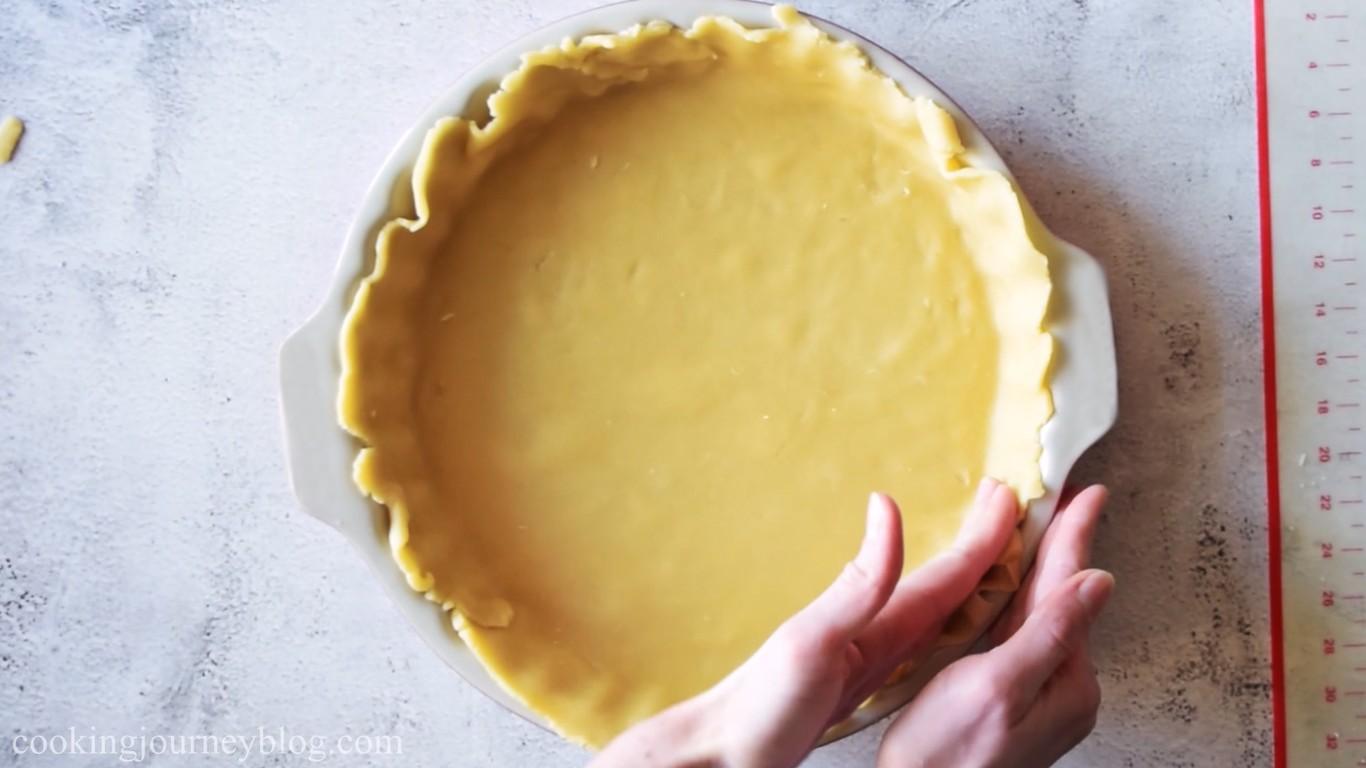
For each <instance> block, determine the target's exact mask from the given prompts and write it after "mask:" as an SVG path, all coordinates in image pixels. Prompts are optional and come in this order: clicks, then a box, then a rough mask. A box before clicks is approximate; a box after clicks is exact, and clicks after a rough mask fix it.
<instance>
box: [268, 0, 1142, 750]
mask: <svg viewBox="0 0 1366 768" xmlns="http://www.w3.org/2000/svg"><path fill="white" fill-rule="evenodd" d="M802 15H803V16H805V17H806V18H807V19H809V20H810V21H811V23H812V24H814V25H815V26H816V27H817V28H819V29H820V30H821V31H823V32H825V33H826V34H828V35H830V36H831V37H832V38H834V39H836V40H848V41H850V42H852V43H854V44H855V45H857V46H858V47H859V49H860V50H861V51H862V52H863V53H864V54H865V55H866V56H867V57H868V58H869V60H870V62H871V63H872V65H873V66H874V67H875V68H877V69H878V70H880V71H881V72H883V73H884V74H886V75H888V76H889V77H891V78H892V79H893V80H894V81H895V82H896V83H897V84H898V85H899V86H900V87H901V88H902V90H903V91H905V92H906V93H907V94H908V95H911V96H926V97H928V98H930V99H932V100H934V101H935V103H937V104H939V105H940V106H941V107H943V108H944V109H945V110H947V111H948V112H949V113H950V114H951V115H952V116H953V118H954V120H955V122H956V123H957V124H958V129H959V134H960V137H961V138H962V141H963V145H964V147H965V149H966V150H967V151H966V153H965V157H966V159H967V160H968V162H970V163H971V164H973V165H976V166H979V167H984V168H990V169H992V170H995V171H998V172H1000V173H1001V174H1002V175H1003V176H1005V178H1006V179H1008V180H1009V181H1010V183H1011V185H1012V186H1013V187H1014V188H1015V190H1016V193H1017V195H1018V197H1019V199H1020V201H1021V205H1022V208H1023V209H1024V213H1025V218H1026V223H1027V226H1028V228H1029V230H1030V236H1031V238H1033V239H1034V242H1035V245H1036V247H1038V248H1039V249H1040V250H1041V251H1043V252H1044V253H1045V254H1046V255H1047V256H1048V258H1049V271H1050V277H1051V278H1052V282H1053V286H1054V290H1053V295H1052V297H1051V298H1050V302H1049V310H1048V319H1047V324H1048V330H1049V332H1050V333H1051V334H1052V335H1053V338H1054V361H1053V363H1052V368H1051V371H1050V380H1049V389H1050V391H1051V394H1052V397H1053V405H1054V415H1053V416H1052V417H1051V418H1050V419H1049V421H1048V422H1047V423H1046V424H1045V425H1044V427H1043V429H1042V431H1041V442H1042V444H1043V453H1042V455H1041V457H1040V460H1039V464H1040V471H1041V475H1042V477H1043V485H1044V489H1045V493H1044V496H1043V497H1041V498H1039V499H1036V500H1034V501H1033V502H1031V503H1030V504H1029V506H1028V508H1027V510H1026V513H1025V516H1024V520H1023V522H1022V525H1021V534H1022V539H1023V544H1024V548H1023V556H1022V557H1023V560H1022V563H1021V573H1024V572H1025V570H1026V569H1027V568H1028V567H1029V565H1030V563H1031V562H1032V560H1033V557H1034V553H1035V550H1036V549H1037V547H1038V543H1039V539H1040V538H1041V537H1042V534H1043V530H1044V528H1046V527H1047V524H1048V521H1049V520H1050V519H1051V518H1052V515H1053V512H1054V510H1055V508H1056V506H1057V502H1058V496H1059V493H1060V491H1061V489H1062V486H1063V483H1064V481H1065V480H1066V477H1067V474H1068V472H1069V471H1070V470H1071V468H1072V466H1073V464H1075V463H1076V461H1077V460H1078V459H1079V458H1080V457H1081V455H1082V453H1084V452H1085V450H1086V449H1087V448H1089V447H1090V446H1091V445H1092V444H1094V443H1095V442H1096V441H1097V440H1099V439H1100V437H1101V436H1102V435H1104V433H1105V432H1106V431H1108V430H1109V429H1110V427H1111V426H1113V424H1114V421H1115V419H1116V417H1117V413H1118V396H1117V370H1116V364H1115V354H1114V340H1113V325H1112V321H1111V317H1110V309H1109V299H1108V295H1107V290H1106V283H1105V276H1104V273H1103V271H1102V269H1101V267H1100V265H1099V263H1098V262H1097V261H1096V260H1095V259H1094V258H1093V257H1092V256H1090V255H1089V254H1088V253H1086V252H1085V251H1083V250H1081V249H1080V248H1078V247H1076V246H1074V245H1072V244H1070V243H1068V242H1066V241H1064V240H1062V239H1061V238H1058V237H1057V236H1055V235H1053V234H1052V232H1050V231H1049V230H1048V229H1047V227H1046V226H1044V225H1043V223H1042V222H1041V221H1040V220H1039V219H1038V216H1037V215H1036V214H1035V213H1034V211H1033V209H1032V207H1030V205H1029V203H1028V201H1027V200H1026V199H1025V197H1024V193H1023V191H1022V190H1021V189H1020V185H1019V183H1018V181H1017V180H1016V179H1015V177H1014V175H1013V174H1011V173H1010V170H1009V169H1008V168H1007V167H1006V165H1005V162H1004V160H1003V159H1002V158H1001V156H1000V154H999V153H998V152H997V151H996V149H995V148H994V147H993V146H992V145H991V143H990V142H989V141H988V139H987V138H986V136H985V135H984V134H983V133H982V132H981V130H980V129H979V128H978V126H977V124H976V123H975V122H973V120H972V119H971V118H970V117H968V115H967V114H966V113H965V112H963V110H962V109H961V108H960V107H959V106H958V104H957V103H956V102H954V100H953V99H952V98H951V97H949V96H948V94H946V93H944V91H942V90H941V89H940V88H938V87H937V86H936V85H935V84H934V83H933V82H931V81H930V80H929V79H928V78H926V77H925V76H924V75H922V74H920V72H919V71H917V70H916V69H915V68H914V67H912V66H911V65H910V64H908V63H906V62H905V61H903V60H902V59H900V58H899V57H898V56H896V55H895V54H893V53H892V52H891V51H889V50H887V49H885V48H883V47H882V46H880V45H878V44H877V43H875V42H874V41H872V40H869V39H868V38H866V37H864V36H862V35H860V34H858V33H857V32H854V31H852V30H849V29H847V28H845V27H842V26H840V25H838V24H834V23H832V22H830V21H827V20H825V19H822V18H820V17H818V16H812V15H809V14H806V13H803V14H802ZM702 16H729V17H730V18H732V19H735V20H736V21H738V22H740V23H741V24H743V25H745V26H746V27H771V26H774V25H775V24H776V21H775V19H774V18H773V16H772V6H771V5H770V4H768V3H766V2H761V0H623V2H617V3H612V4H609V5H603V6H598V7H596V8H591V9H588V10H585V11H581V12H579V13H577V14H574V15H572V16H568V17H565V18H563V19H560V20H558V21H555V22H552V23H550V24H548V25H546V26H544V27H541V28H540V29H538V30H536V31H533V32H531V33H529V34H527V35H524V36H523V37H521V38H520V39H518V40H516V41H514V42H512V43H510V44H508V45H506V46H503V47H502V48H500V49H499V50H498V51H496V52H494V53H493V54H491V55H489V56H487V57H486V58H484V59H483V60H482V61H481V62H479V63H478V64H476V65H475V66H473V67H472V68H471V69H469V70H468V71H466V72H465V73H464V74H463V75H462V76H460V77H459V78H458V79H457V80H456V81H455V82H454V83H453V84H452V85H450V86H449V87H447V88H446V89H445V91H444V92H443V93H442V94H441V95H440V96H439V97H438V98H437V99H436V100H435V101H434V102H433V103H432V104H431V105H430V106H429V107H428V108H427V109H426V110H424V111H423V113H422V114H421V116H419V118H418V119H417V120H416V121H415V122H414V123H413V124H412V126H411V127H410V128H409V129H408V130H407V131H406V132H405V133H404V135H403V137H402V138H401V139H400V140H399V141H398V143H397V144H396V145H395V147H394V148H393V149H392V150H391V151H390V153H389V155H388V156H387V158H386V159H385V161H384V163H383V164H382V165H381V167H380V170H379V172H378V173H377V174H376V175H375V177H374V179H373V180H372V181H371V183H370V185H369V187H368V189H367V191H366V193H365V196H364V198H363V199H362V202H361V205H360V206H359V209H358V210H357V213H356V215H355V216H354V218H353V219H352V221H351V224H350V226H349V228H348V231H347V236H346V240H345V242H344V243H343V246H342V249H341V255H340V257H339V259H338V263H337V267H336V269H335V270H334V273H333V276H332V282H331V286H330V288H329V289H328V292H327V295H326V298H325V299H324V300H323V302H322V304H321V305H320V306H319V307H318V309H317V310H315V311H314V313H313V314H312V315H311V316H310V317H309V318H308V320H306V321H305V322H304V323H303V324H302V325H301V326H300V327H299V328H298V329H297V330H296V331H295V332H294V333H292V334H291V335H290V336H289V337H288V338H287V339H286V340H285V342H284V343H283V345H282V346H281V350H280V385H281V416H282V420H283V428H284V435H285V444H286V465H287V470H288V472H289V476H290V482H291V486H292V488H293V490H294V493H295V496H296V497H297V498H298V500H299V504H300V506H301V507H302V508H303V509H304V511H305V512H307V513H308V514H309V515H311V516H313V517H315V518H317V519H319V520H322V521H323V522H325V523H327V524H328V525H330V526H332V527H333V528H336V529H337V530H338V531H339V532H341V533H342V535H343V536H345V537H346V538H347V539H348V540H349V541H350V542H351V543H352V545H354V546H355V547H356V549H357V550H358V551H359V552H360V553H361V555H362V557H363V559H365V560H366V561H367V562H368V563H369V564H370V566H371V570H372V572H373V573H374V575H375V576H376V578H378V579H379V580H380V582H381V584H382V585H383V587H384V589H385V591H386V592H387V593H388V594H389V597H390V598H391V599H393V600H394V602H395V603H396V604H397V606H398V608H399V610H400V612H401V613H403V615H404V616H405V618H406V619H407V620H408V622H409V623H410V624H411V625H412V626H413V628H414V629H415V630H416V631H417V632H418V634H419V635H420V636H421V637H422V638H423V640H424V641H425V642H426V643H427V645H428V646H429V647H431V649H432V650H433V652H435V653H436V655H437V656H439V657H440V658H441V659H442V660H443V661H445V662H446V664H447V665H448V666H450V667H452V668H453V669H455V671H456V672H457V673H458V674H459V675H460V676H461V677H462V678H463V679H464V680H465V681H466V682H468V683H469V684H470V685H473V686H474V687H475V688H476V689H478V690H479V691H480V692H482V693H483V694H484V695H486V696H488V697H489V698H491V699H493V700H494V701H496V702H498V703H499V704H500V705H502V706H503V707H504V708H506V709H508V710H509V711H511V712H513V713H515V714H517V715H519V716H521V717H522V718H524V719H526V720H528V721H530V722H532V723H534V724H536V725H538V726H540V727H542V728H545V729H547V730H549V731H551V732H553V733H558V732H557V731H555V729H554V727H553V726H551V725H550V724H549V723H548V722H547V721H546V720H545V719H544V718H542V717H541V716H539V715H537V714H535V713H534V712H532V711H531V710H530V709H528V708H527V707H526V706H525V705H524V704H522V703H521V702H520V701H519V700H517V698H516V697H515V696H513V695H512V694H511V693H510V692H508V691H507V690H505V689H504V688H503V687H502V686H501V685H500V684H499V683H498V682H497V681H496V680H495V679H494V678H493V677H492V675H490V674H489V672H488V671H487V670H486V669H485V668H484V666H483V665H482V664H481V663H480V662H479V661H478V659H477V658H475V656H474V654H473V652H472V651H470V649H469V648H468V647H466V646H465V644H464V642H463V641H462V640H461V639H460V636H459V634H458V633H457V632H456V631H455V629H454V628H453V626H452V624H451V621H450V619H449V615H448V614H447V612H446V611H445V610H444V609H443V607H442V606H441V605H439V604H437V603H434V602H431V601H429V600H427V599H426V598H425V597H424V596H423V595H422V594H421V593H419V592H417V591H414V590H413V589H412V588H410V587H409V586H408V583H407V581H406V579H405V578H404V576H403V573H402V571H401V569H400V568H399V567H398V565H397V564H396V563H395V562H394V560H393V558H392V556H391V554H390V549H389V544H388V535H389V532H388V521H387V513H386V511H385V509H384V507H383V506H382V505H380V504H378V503H376V502H374V501H371V500H370V499H369V498H367V497H365V496H364V495H363V494H362V493H361V492H360V490H359V489H358V488H357V487H356V486H355V484H354V482H353V481H352V477H351V467H352V463H353V461H354V459H355V456H356V453H357V451H358V450H359V449H360V442H359V441H358V440H357V439H356V438H354V437H353V436H351V435H350V434H348V433H347V432H345V431H344V430H343V429H342V427H341V426H340V424H339V423H338V419H337V411H336V403H337V394H338V388H339V383H340V375H341V359H340V337H341V328H342V322H343V320H344V318H345V316H346V313H347V310H348V309H349V307H350V304H351V299H352V297H353V295H354V293H355V289H356V287H357V285H358V284H359V282H360V280H361V279H362V278H363V277H364V276H365V275H367V274H369V272H370V267H371V266H372V265H373V261H374V258H373V254H374V244H375V238H376V236H377V234H378V232H379V229H380V228H381V227H382V226H383V225H384V224H385V223H386V222H388V221H390V220H391V219H393V218H396V217H397V216H411V215H412V209H413V198H412V187H411V172H412V168H413V165H414V164H415V162H416V160H417V157H418V153H419V151H420V150H421V147H422V143H423V140H424V139H425V136H426V134H427V131H428V129H429V128H431V127H432V126H433V125H434V124H435V123H436V121H437V120H438V119H440V118H442V117H446V116H450V115H465V116H468V117H475V118H479V119H484V118H486V117H487V111H486V105H485V103H484V102H485V101H486V99H487V97H488V95H490V94H491V93H493V92H494V91H496V90H497V87H498V83H499V82H500V81H501V79H502V77H503V76H504V75H506V74H507V73H508V72H511V71H512V70H514V69H516V67H517V66H518V64H519V63H520V57H521V55H522V54H523V53H525V52H528V51H533V50H538V49H540V48H544V47H546V46H548V45H558V44H559V43H560V42H561V41H562V40H564V39H565V38H580V37H583V36H585V35H590V34H596V33H602V32H617V31H620V30H622V29H626V28H628V27H631V26H633V25H635V24H638V23H644V22H648V21H653V20H664V21H668V22H670V23H672V24H674V25H676V26H679V27H684V28H686V27H688V26H690V25H691V24H692V22H693V21H694V20H695V19H697V18H698V17H702ZM1009 594H1010V593H1000V592H988V593H985V594H984V595H983V596H984V597H986V598H987V600H988V603H989V605H990V607H991V614H990V615H991V619H990V620H988V621H987V622H984V623H983V624H982V626H981V627H980V628H978V632H977V633H976V635H977V636H978V637H979V636H980V634H981V633H982V632H984V631H985V630H986V628H987V627H989V626H990V624H991V623H992V622H993V621H994V619H995V617H996V616H997V615H998V614H999V612H1000V610H1001V608H1002V607H1003V606H1004V605H1005V602H1006V600H1007V599H1008V598H1009ZM976 640H977V637H973V638H972V640H969V641H967V642H964V643H961V644H957V645H953V646H947V647H944V648H941V649H938V650H937V651H936V652H935V653H934V654H932V655H931V656H930V657H929V658H927V659H926V660H924V661H923V662H921V663H920V664H919V665H918V666H917V667H916V668H915V669H914V670H913V671H912V673H911V674H910V675H909V676H908V677H907V678H906V679H904V680H902V681H900V682H898V683H896V684H894V685H891V686H888V687H886V688H884V689H882V690H881V691H879V692H878V693H877V694H876V695H875V696H874V697H873V698H872V699H871V700H870V701H869V702H868V703H867V704H866V705H865V706H864V707H862V708H860V709H859V710H857V711H856V712H855V713H854V714H853V715H851V716H850V717H849V719H848V720H846V721H844V722H843V723H840V724H837V725H836V726H834V727H832V728H831V729H830V730H829V731H828V732H827V733H826V734H825V736H824V738H823V739H822V742H821V743H822V744H824V743H829V742H830V741H833V740H836V739H838V738H842V737H843V736H846V735H848V734H851V733H854V732H856V731H858V730H861V729H863V728H865V727H867V726H869V725H871V724H873V723H875V722H877V721H878V720H880V719H881V718H883V717H885V716H886V715H888V714H890V713H891V712H892V711H894V710H895V709H897V708H899V707H900V706H902V705H903V704H905V703H906V702H907V701H909V700H910V699H911V698H912V697H913V695H914V694H915V692H916V691H918V690H919V689H920V688H921V687H923V686H924V684H925V683H926V682H928V680H929V679H930V678H931V677H933V675H934V674H935V673H936V672H938V671H939V669H942V668H943V667H944V666H945V665H947V664H948V663H950V662H952V661H953V660H954V659H957V658H958V657H960V656H961V655H962V654H963V653H964V652H966V651H967V650H968V649H969V648H971V646H972V645H973V644H974V643H975V642H976Z"/></svg>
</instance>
